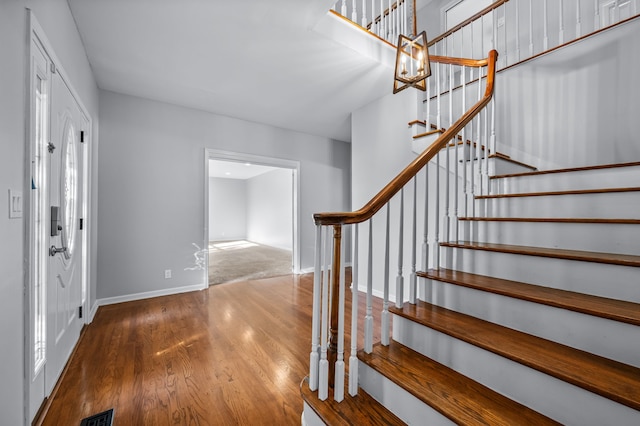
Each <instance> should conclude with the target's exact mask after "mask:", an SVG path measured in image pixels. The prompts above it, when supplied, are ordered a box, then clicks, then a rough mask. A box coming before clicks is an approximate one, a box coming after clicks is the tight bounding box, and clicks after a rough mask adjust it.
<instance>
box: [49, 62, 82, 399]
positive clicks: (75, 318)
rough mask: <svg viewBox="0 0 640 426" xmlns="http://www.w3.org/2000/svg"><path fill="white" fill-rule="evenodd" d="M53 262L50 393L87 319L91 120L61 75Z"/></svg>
mask: <svg viewBox="0 0 640 426" xmlns="http://www.w3.org/2000/svg"><path fill="white" fill-rule="evenodd" d="M51 83H52V84H51V133H50V135H51V144H50V145H49V161H50V164H49V197H48V198H49V216H50V220H49V222H50V232H49V233H48V237H49V258H48V268H47V269H48V272H47V284H46V286H47V290H46V299H47V322H46V329H47V331H46V333H47V345H46V366H45V392H46V394H47V395H49V394H50V393H51V390H52V389H53V387H54V386H55V384H56V381H57V380H58V378H59V376H60V373H61V372H62V370H63V368H64V366H65V364H66V362H67V360H68V358H69V356H70V355H71V352H72V351H73V348H74V346H75V344H76V342H77V341H78V338H79V336H80V330H81V328H82V320H81V319H80V318H79V309H80V306H81V304H82V285H83V283H82V279H83V271H82V269H83V262H82V258H83V255H84V253H83V252H82V250H83V248H82V247H83V245H82V237H81V233H82V230H81V228H82V226H83V224H82V218H81V214H80V213H81V211H82V205H83V204H82V187H83V185H82V177H83V167H82V161H83V158H84V155H83V152H84V147H83V145H82V142H81V139H82V133H81V132H82V131H83V130H84V129H83V126H84V125H85V122H86V119H85V117H84V115H83V114H82V111H81V109H80V107H79V106H78V104H77V102H76V100H75V99H74V97H73V95H72V94H71V92H70V91H69V88H68V87H67V85H66V84H65V82H64V81H63V80H62V78H61V77H60V75H59V74H58V73H54V74H53V75H52V78H51Z"/></svg>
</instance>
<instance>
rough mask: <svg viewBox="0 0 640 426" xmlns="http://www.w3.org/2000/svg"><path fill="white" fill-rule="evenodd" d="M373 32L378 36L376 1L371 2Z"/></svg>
mask: <svg viewBox="0 0 640 426" xmlns="http://www.w3.org/2000/svg"><path fill="white" fill-rule="evenodd" d="M370 30H371V32H372V33H374V34H378V30H377V29H376V0H371V29H370Z"/></svg>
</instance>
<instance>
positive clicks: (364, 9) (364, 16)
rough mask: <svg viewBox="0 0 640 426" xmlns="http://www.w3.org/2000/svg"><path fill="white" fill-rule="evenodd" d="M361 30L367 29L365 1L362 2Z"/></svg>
mask: <svg viewBox="0 0 640 426" xmlns="http://www.w3.org/2000/svg"><path fill="white" fill-rule="evenodd" d="M360 25H362V28H367V0H362V19H361V20H360Z"/></svg>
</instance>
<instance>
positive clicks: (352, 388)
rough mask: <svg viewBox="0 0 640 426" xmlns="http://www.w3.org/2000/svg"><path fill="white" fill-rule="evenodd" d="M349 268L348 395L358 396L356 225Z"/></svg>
mask: <svg viewBox="0 0 640 426" xmlns="http://www.w3.org/2000/svg"><path fill="white" fill-rule="evenodd" d="M353 232H354V237H353V257H352V267H351V355H350V356H349V395H351V396H356V395H357V394H358V224H357V223H356V224H354V225H353Z"/></svg>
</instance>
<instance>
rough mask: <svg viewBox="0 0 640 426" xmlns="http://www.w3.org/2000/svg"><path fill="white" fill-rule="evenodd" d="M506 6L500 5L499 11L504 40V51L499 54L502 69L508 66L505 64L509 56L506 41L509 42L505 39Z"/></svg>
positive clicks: (505, 4)
mask: <svg viewBox="0 0 640 426" xmlns="http://www.w3.org/2000/svg"><path fill="white" fill-rule="evenodd" d="M507 4H508V3H502V6H501V9H502V20H503V22H502V35H503V37H504V40H503V41H502V43H503V44H504V49H503V50H502V52H500V57H502V64H503V67H506V66H507V65H508V63H507V57H508V56H509V55H508V53H509V51H508V49H507V40H509V39H508V38H507Z"/></svg>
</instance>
